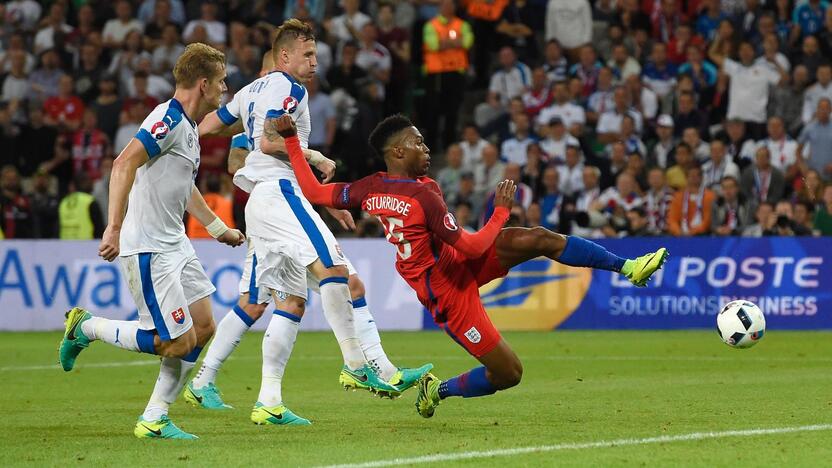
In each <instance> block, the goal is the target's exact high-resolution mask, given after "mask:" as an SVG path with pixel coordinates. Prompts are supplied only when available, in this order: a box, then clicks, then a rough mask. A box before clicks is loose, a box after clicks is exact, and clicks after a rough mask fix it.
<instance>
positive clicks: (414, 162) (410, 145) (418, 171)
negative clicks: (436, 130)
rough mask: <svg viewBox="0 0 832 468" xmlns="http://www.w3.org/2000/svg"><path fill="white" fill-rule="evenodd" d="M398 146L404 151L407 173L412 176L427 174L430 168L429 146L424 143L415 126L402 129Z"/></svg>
mask: <svg viewBox="0 0 832 468" xmlns="http://www.w3.org/2000/svg"><path fill="white" fill-rule="evenodd" d="M402 134H403V135H402V139H401V141H400V144H399V146H400V147H401V149H402V150H403V151H404V164H405V168H406V169H407V173H408V174H409V175H411V176H413V177H422V176H424V175H427V173H428V169H430V148H428V146H427V145H426V144H425V139H424V138H423V137H422V133H421V132H419V129H418V128H416V127H410V128H407V129H405V130H403V131H402Z"/></svg>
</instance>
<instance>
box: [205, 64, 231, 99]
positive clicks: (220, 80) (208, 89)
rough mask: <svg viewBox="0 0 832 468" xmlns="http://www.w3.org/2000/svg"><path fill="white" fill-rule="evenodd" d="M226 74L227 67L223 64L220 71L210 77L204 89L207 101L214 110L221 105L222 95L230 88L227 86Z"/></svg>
mask: <svg viewBox="0 0 832 468" xmlns="http://www.w3.org/2000/svg"><path fill="white" fill-rule="evenodd" d="M225 76H226V75H225V67H224V66H223V67H222V68H221V69H220V71H219V73H217V74H216V75H215V76H214V77H213V78H211V79H209V80H208V81H207V83H206V84H205V89H204V90H203V93H204V96H205V101H206V103H207V104H208V106H209V107H210V108H211V109H212V110H213V109H217V108H219V107H220V100H221V99H222V95H223V94H225V91H226V90H227V89H228V88H227V87H226V86H225Z"/></svg>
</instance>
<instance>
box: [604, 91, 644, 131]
mask: <svg viewBox="0 0 832 468" xmlns="http://www.w3.org/2000/svg"><path fill="white" fill-rule="evenodd" d="M613 99H614V102H615V106H614V107H613V108H612V109H610V110H609V111H607V112H604V113H603V114H601V117H600V118H599V119H598V126H597V127H596V128H595V131H596V133H597V134H598V140H599V141H600V142H602V143H612V142H613V141H616V140H619V139H620V138H621V120H622V118H623V117H624V115H629V116H631V117H632V118H633V123H634V124H635V131H636V133H641V114H639V113H638V111H636V110H635V109H633V108H632V107H631V106H630V95H629V92H628V91H627V89H626V88H624V87H623V86H618V87H616V88H615V92H614V94H613Z"/></svg>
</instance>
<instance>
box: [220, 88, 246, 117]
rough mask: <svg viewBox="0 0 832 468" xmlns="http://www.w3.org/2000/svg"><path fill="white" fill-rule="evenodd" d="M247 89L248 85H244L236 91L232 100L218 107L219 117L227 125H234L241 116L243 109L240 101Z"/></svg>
mask: <svg viewBox="0 0 832 468" xmlns="http://www.w3.org/2000/svg"><path fill="white" fill-rule="evenodd" d="M246 89H247V87H244V88H243V89H241V90H239V91H237V92H236V93H234V97H232V98H231V101H229V102H228V104H226V105H224V106H222V107H220V108H219V109H217V117H219V118H220V120H222V123H224V124H225V125H233V124H234V122H236V121H237V119H239V118H240V112H241V111H242V109H241V108H240V107H241V105H240V102H241V101H242V94H243V92H244V91H246Z"/></svg>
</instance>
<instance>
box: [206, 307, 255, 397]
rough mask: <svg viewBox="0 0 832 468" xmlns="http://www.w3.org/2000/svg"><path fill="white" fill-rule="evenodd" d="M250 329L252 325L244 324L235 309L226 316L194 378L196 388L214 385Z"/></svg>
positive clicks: (218, 327) (218, 325)
mask: <svg viewBox="0 0 832 468" xmlns="http://www.w3.org/2000/svg"><path fill="white" fill-rule="evenodd" d="M249 319H250V317H249ZM249 327H250V325H249V324H247V323H246V322H244V321H243V319H242V318H240V316H239V315H238V314H237V312H235V311H234V310H233V309H232V310H230V311H228V313H227V314H225V317H224V318H223V319H222V320H220V323H219V324H217V330H216V332H215V333H214V341H212V342H211V346H210V347H209V348H208V352H206V353H205V359H203V360H202V367H200V368H199V372H197V373H196V377H194V381H193V385H194V388H202V387H204V386H206V385H208V384H212V383H214V381H215V380H216V378H217V372H219V370H220V368H221V367H222V364H223V363H224V362H225V360H226V359H228V356H230V355H231V353H232V352H234V350H235V349H236V348H237V345H239V344H240V339H242V337H243V335H244V334H245V333H246V332H247V331H248V329H249Z"/></svg>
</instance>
